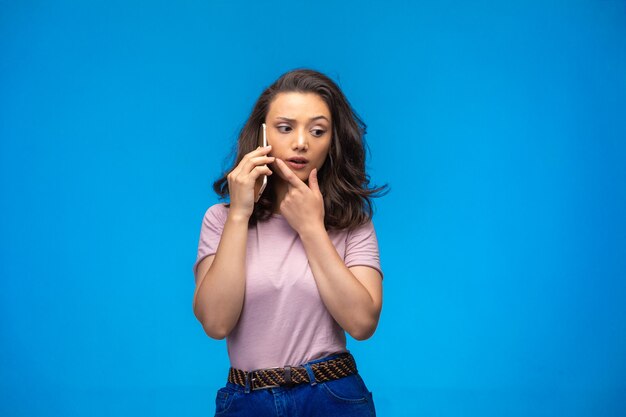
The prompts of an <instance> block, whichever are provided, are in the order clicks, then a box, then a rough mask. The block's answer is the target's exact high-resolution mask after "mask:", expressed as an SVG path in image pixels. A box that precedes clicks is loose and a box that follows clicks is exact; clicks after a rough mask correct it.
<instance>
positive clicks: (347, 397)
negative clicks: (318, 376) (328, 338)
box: [215, 354, 376, 417]
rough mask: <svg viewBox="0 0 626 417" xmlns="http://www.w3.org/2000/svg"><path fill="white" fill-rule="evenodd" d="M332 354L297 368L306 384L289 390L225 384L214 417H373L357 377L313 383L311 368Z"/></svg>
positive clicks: (371, 402)
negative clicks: (303, 373) (306, 376)
mask: <svg viewBox="0 0 626 417" xmlns="http://www.w3.org/2000/svg"><path fill="white" fill-rule="evenodd" d="M337 356H339V354H334V355H330V356H326V357H324V358H320V359H315V360H312V361H310V362H307V363H306V364H304V365H301V366H303V367H305V368H306V370H307V373H308V374H309V379H310V380H311V382H310V383H301V384H298V385H294V386H293V387H276V388H263V389H256V390H254V391H253V390H250V389H246V388H247V387H243V386H241V385H237V384H233V383H231V382H228V381H227V382H226V386H224V387H222V388H220V389H219V390H218V391H217V396H216V398H215V416H216V417H231V416H232V417H235V416H238V417H243V416H254V417H264V416H268V417H269V416H272V417H290V416H298V417H308V416H311V417H315V416H320V417H333V416H344V417H350V416H367V417H375V416H376V410H375V409H374V400H373V398H372V393H371V391H369V389H368V388H367V386H365V382H363V379H362V378H361V375H359V374H358V373H356V374H352V375H349V376H345V377H343V378H339V379H335V380H333V381H326V382H317V381H315V377H314V376H313V371H312V370H311V366H310V365H311V364H314V363H317V362H322V361H325V360H329V359H333V358H335V357H337Z"/></svg>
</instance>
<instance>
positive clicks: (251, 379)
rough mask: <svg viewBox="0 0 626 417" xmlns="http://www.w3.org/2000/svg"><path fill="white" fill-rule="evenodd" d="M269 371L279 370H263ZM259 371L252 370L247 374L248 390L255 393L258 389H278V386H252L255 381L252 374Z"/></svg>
mask: <svg viewBox="0 0 626 417" xmlns="http://www.w3.org/2000/svg"><path fill="white" fill-rule="evenodd" d="M270 369H280V368H268V369H265V370H270ZM260 370H261V369H257V370H254V371H250V372H249V373H248V377H249V378H250V389H251V390H252V391H256V390H258V389H268V388H278V387H280V385H265V386H263V387H255V386H254V381H256V380H257V378H255V377H254V373H255V372H257V371H260Z"/></svg>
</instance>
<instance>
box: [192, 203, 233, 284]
mask: <svg viewBox="0 0 626 417" xmlns="http://www.w3.org/2000/svg"><path fill="white" fill-rule="evenodd" d="M227 215H228V208H227V207H226V206H224V205H223V204H221V203H220V204H215V205H213V206H211V207H209V208H208V210H207V211H206V212H205V213H204V218H203V219H202V227H201V229H200V239H199V240H198V254H197V256H196V262H194V264H193V268H192V271H193V276H194V277H195V276H196V272H197V268H198V264H199V263H200V261H202V260H203V259H204V258H206V257H207V256H210V255H215V253H216V252H217V246H218V245H219V243H220V239H221V237H222V231H223V230H224V224H225V223H226V217H227Z"/></svg>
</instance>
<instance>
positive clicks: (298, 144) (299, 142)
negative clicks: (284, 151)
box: [293, 131, 309, 149]
mask: <svg viewBox="0 0 626 417" xmlns="http://www.w3.org/2000/svg"><path fill="white" fill-rule="evenodd" d="M293 146H294V149H307V148H308V146H309V144H308V139H307V137H306V132H304V131H299V132H298V133H297V135H296V138H295V140H294V144H293Z"/></svg>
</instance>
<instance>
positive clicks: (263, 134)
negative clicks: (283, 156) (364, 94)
mask: <svg viewBox="0 0 626 417" xmlns="http://www.w3.org/2000/svg"><path fill="white" fill-rule="evenodd" d="M258 143H259V145H261V146H264V147H265V146H267V128H266V127H265V123H261V128H260V129H259V140H258ZM265 166H267V165H265ZM266 185H267V175H264V174H261V175H259V178H257V179H256V183H255V184H254V196H255V197H254V202H255V203H256V202H257V201H259V198H261V194H262V193H263V190H265V186H266Z"/></svg>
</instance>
